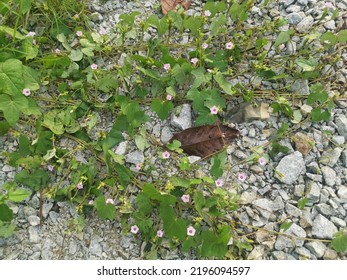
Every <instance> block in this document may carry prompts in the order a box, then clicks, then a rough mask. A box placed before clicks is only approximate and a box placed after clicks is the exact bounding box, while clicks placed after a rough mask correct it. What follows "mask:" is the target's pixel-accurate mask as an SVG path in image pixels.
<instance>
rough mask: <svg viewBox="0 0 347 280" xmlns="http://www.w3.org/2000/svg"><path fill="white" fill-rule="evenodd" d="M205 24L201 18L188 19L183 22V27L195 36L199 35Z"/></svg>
mask: <svg viewBox="0 0 347 280" xmlns="http://www.w3.org/2000/svg"><path fill="white" fill-rule="evenodd" d="M202 24H203V21H202V18H201V17H199V16H190V17H186V18H185V19H184V20H183V27H184V28H186V29H189V30H190V31H191V32H192V34H193V35H196V34H198V32H199V30H200V29H201V27H202Z"/></svg>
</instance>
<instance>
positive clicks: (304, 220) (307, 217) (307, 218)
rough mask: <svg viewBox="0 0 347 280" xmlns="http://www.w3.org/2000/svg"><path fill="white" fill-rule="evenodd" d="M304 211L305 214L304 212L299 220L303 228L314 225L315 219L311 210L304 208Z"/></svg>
mask: <svg viewBox="0 0 347 280" xmlns="http://www.w3.org/2000/svg"><path fill="white" fill-rule="evenodd" d="M302 212H303V214H302V216H301V219H300V222H299V223H300V226H301V227H302V228H308V227H312V225H313V221H312V216H311V213H310V210H309V209H304V210H303V211H302Z"/></svg>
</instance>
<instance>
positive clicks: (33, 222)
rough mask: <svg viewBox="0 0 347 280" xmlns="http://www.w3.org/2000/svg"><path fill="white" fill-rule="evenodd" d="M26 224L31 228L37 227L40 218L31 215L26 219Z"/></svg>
mask: <svg viewBox="0 0 347 280" xmlns="http://www.w3.org/2000/svg"><path fill="white" fill-rule="evenodd" d="M28 222H29V224H30V225H31V226H38V225H39V224H40V218H39V217H37V216H35V215H31V216H29V217H28Z"/></svg>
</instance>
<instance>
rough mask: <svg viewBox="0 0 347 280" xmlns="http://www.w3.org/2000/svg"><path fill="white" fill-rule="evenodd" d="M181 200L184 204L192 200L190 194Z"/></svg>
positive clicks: (183, 196)
mask: <svg viewBox="0 0 347 280" xmlns="http://www.w3.org/2000/svg"><path fill="white" fill-rule="evenodd" d="M181 199H182V201H183V202H186V203H188V202H189V200H190V196H189V194H184V195H182V196H181Z"/></svg>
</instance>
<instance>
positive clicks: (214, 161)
mask: <svg viewBox="0 0 347 280" xmlns="http://www.w3.org/2000/svg"><path fill="white" fill-rule="evenodd" d="M226 159H227V154H226V151H225V150H224V151H222V152H220V153H218V154H217V155H214V156H213V157H212V158H211V175H212V177H213V178H214V179H217V178H219V177H221V176H222V175H223V171H224V166H225V164H226Z"/></svg>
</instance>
